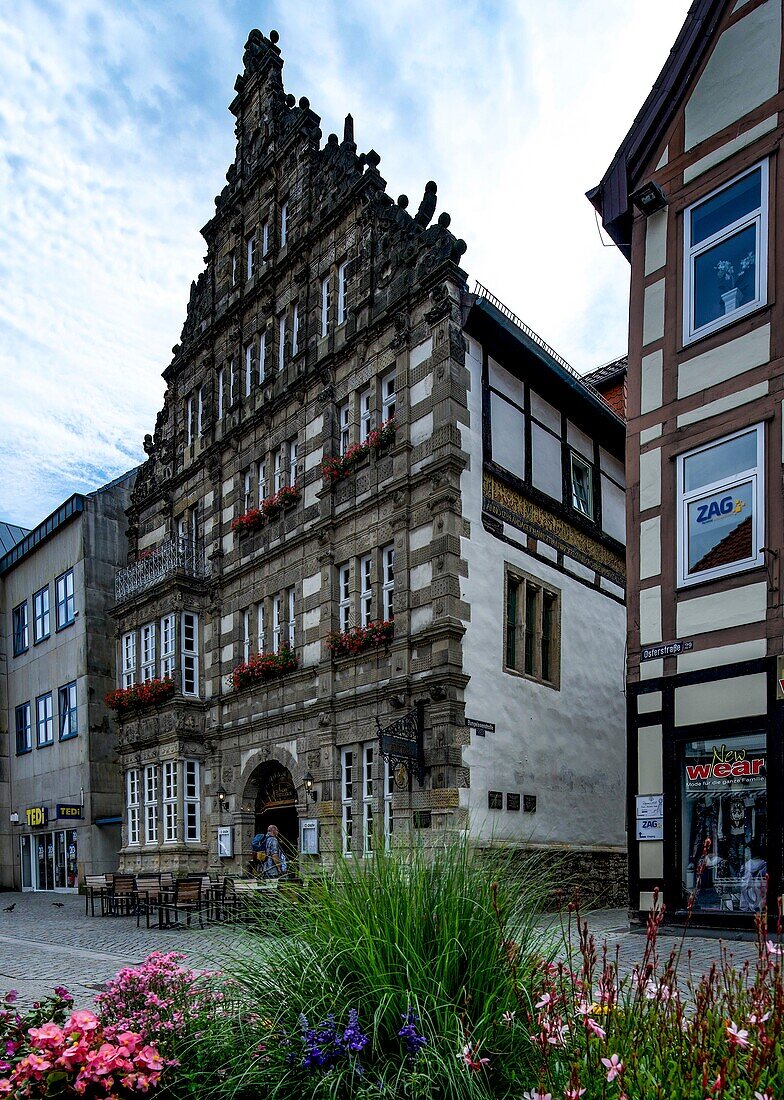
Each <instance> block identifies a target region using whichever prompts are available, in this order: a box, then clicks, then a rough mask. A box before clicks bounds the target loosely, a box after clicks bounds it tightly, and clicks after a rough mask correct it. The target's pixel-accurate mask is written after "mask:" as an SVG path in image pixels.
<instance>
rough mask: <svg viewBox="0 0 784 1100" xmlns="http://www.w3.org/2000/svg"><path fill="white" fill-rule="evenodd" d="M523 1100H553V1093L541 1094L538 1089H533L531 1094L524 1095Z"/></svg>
mask: <svg viewBox="0 0 784 1100" xmlns="http://www.w3.org/2000/svg"><path fill="white" fill-rule="evenodd" d="M523 1100H553V1097H552V1093H549V1092H539V1090H538V1089H531V1091H530V1092H524V1093H523Z"/></svg>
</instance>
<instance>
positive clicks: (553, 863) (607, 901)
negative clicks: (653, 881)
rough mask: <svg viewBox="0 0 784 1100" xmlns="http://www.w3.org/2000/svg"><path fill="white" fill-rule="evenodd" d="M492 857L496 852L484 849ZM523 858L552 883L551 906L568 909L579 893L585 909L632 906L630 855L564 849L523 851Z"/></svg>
mask: <svg viewBox="0 0 784 1100" xmlns="http://www.w3.org/2000/svg"><path fill="white" fill-rule="evenodd" d="M482 851H483V853H486V854H488V855H491V854H492V851H493V849H482ZM519 852H520V856H521V858H523V857H528V856H531V855H533V856H535V857H536V865H537V867H539V868H541V875H542V878H543V879H549V880H551V881H552V883H553V886H552V888H551V889H550V890H548V894H549V898H548V906H549V907H550V908H551V909H553V910H556V909H560V908H561V907H565V906H566V905H568V904H569V902H570V901H571V900H572V898H573V896H574V893H575V890H579V894H580V905H581V906H582V907H583V908H585V909H625V908H626V907H627V906H628V904H629V870H628V857H627V854H626V852H619V851H616V850H612V849H609V850H608V849H607V848H593V849H588V850H578V849H574V848H567V847H561V846H555V845H553V846H552V847H549V846H547V847H545V846H543V847H529V848H520V849H519Z"/></svg>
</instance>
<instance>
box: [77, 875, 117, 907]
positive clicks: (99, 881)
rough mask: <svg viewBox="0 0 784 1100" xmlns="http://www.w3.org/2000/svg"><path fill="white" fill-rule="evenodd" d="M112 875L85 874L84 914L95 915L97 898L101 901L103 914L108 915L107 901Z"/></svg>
mask: <svg viewBox="0 0 784 1100" xmlns="http://www.w3.org/2000/svg"><path fill="white" fill-rule="evenodd" d="M112 878H113V876H112V875H85V879H84V915H85V916H87V914H88V912H89V913H90V915H91V916H93V917H94V916H95V900H96V898H97V899H98V900H99V901H100V903H101V916H102V917H104V916H106V902H107V898H108V894H109V891H110V890H111V885H112Z"/></svg>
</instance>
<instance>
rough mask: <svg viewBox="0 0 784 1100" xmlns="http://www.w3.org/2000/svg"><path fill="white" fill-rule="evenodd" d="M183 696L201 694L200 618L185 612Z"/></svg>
mask: <svg viewBox="0 0 784 1100" xmlns="http://www.w3.org/2000/svg"><path fill="white" fill-rule="evenodd" d="M180 635H181V636H180V659H181V665H182V693H183V695H197V696H198V694H199V616H198V615H197V614H195V612H193V611H183V612H182V620H181V627H180Z"/></svg>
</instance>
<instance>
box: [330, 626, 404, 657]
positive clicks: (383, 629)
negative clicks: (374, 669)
mask: <svg viewBox="0 0 784 1100" xmlns="http://www.w3.org/2000/svg"><path fill="white" fill-rule="evenodd" d="M394 636H395V620H394V619H383V620H379V621H378V622H374V623H368V625H367V626H355V627H353V629H351V630H346V631H344V632H343V633H341V632H340V631H339V630H336V631H333V633H332V634H329V635H328V636H327V648H328V649H329V651H330V653H332V654H333V655H334V656H335V657H354V656H356V655H357V654H358V653H364V652H365V650H367V649H378V648H379V647H380V646H382V645H383V646H386V645H389V643H390V642H391V641H392V639H393V638H394Z"/></svg>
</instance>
